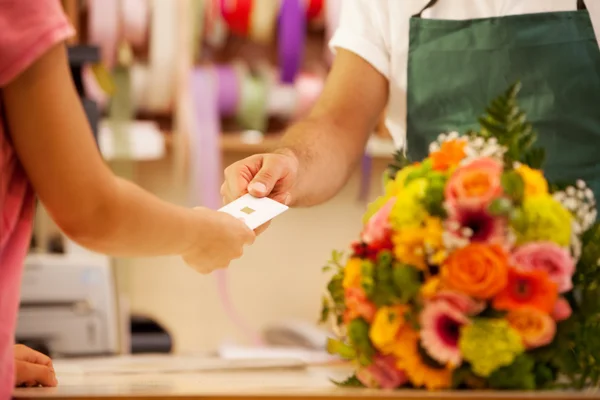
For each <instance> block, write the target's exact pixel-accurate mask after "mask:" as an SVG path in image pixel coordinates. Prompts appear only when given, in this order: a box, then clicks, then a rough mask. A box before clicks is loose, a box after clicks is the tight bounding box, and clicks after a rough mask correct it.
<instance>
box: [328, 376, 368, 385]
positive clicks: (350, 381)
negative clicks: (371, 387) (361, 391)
mask: <svg viewBox="0 0 600 400" xmlns="http://www.w3.org/2000/svg"><path fill="white" fill-rule="evenodd" d="M330 381H331V382H332V383H333V384H335V385H336V386H339V387H344V388H364V387H365V385H363V384H362V383H361V382H360V381H359V380H358V378H357V377H356V375H352V376H350V377H348V378H347V379H346V380H344V381H341V382H337V381H334V380H333V379H330Z"/></svg>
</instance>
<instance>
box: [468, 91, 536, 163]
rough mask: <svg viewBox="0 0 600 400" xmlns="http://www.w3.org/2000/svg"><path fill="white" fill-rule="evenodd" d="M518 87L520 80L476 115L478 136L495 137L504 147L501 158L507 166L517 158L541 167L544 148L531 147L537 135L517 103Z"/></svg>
mask: <svg viewBox="0 0 600 400" xmlns="http://www.w3.org/2000/svg"><path fill="white" fill-rule="evenodd" d="M520 90H521V83H520V82H517V83H515V84H514V85H512V86H511V87H510V88H509V89H508V90H507V91H506V92H505V93H504V94H502V95H501V96H498V97H497V98H496V99H495V100H493V101H492V103H491V105H490V106H489V107H488V108H487V109H486V113H485V114H484V115H483V116H481V117H480V118H479V123H480V124H481V131H480V132H479V133H478V134H477V135H478V136H481V137H483V138H486V139H489V138H496V139H497V140H498V143H499V144H500V145H503V146H505V147H506V148H507V152H506V154H505V160H504V161H505V162H506V164H505V165H506V166H507V167H510V166H512V164H513V162H514V161H520V162H522V163H524V164H527V165H529V166H531V167H532V168H536V169H540V168H541V167H542V165H543V163H544V159H545V154H544V150H543V149H542V148H537V147H533V145H534V143H535V141H536V139H537V134H536V133H535V132H534V131H533V128H532V126H531V124H530V123H528V122H527V118H526V115H525V113H524V112H523V111H521V109H520V108H519V106H518V104H517V95H518V94H519V91H520Z"/></svg>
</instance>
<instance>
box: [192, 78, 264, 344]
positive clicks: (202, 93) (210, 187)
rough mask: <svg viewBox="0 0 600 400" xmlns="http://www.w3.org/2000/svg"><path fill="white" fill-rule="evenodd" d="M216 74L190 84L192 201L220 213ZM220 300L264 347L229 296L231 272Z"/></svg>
mask: <svg viewBox="0 0 600 400" xmlns="http://www.w3.org/2000/svg"><path fill="white" fill-rule="evenodd" d="M215 75H216V70H215V69H213V68H196V69H195V70H193V71H192V76H191V80H190V85H191V88H192V90H191V96H192V104H193V111H194V112H193V115H194V121H193V132H192V137H191V145H192V146H193V148H194V149H196V152H195V154H192V155H191V159H190V162H191V167H192V174H191V176H192V182H191V187H192V188H193V190H192V196H193V199H192V201H193V202H194V203H195V204H198V203H197V202H196V200H197V199H199V201H200V203H199V204H202V205H203V206H204V207H207V208H211V209H213V210H216V209H218V208H220V207H221V195H220V193H219V187H220V183H221V176H222V171H221V162H222V160H221V146H220V143H221V142H220V135H221V123H220V116H219V88H218V87H217V79H215V78H216V76H215ZM216 277H217V288H218V291H219V298H220V300H221V304H222V306H223V309H224V310H225V314H226V315H227V316H228V317H229V319H230V320H231V321H232V322H233V323H234V324H235V325H236V327H237V328H238V329H239V330H240V331H241V332H242V333H243V334H244V335H245V336H247V337H248V338H250V339H251V340H252V342H253V343H254V344H260V343H261V340H260V336H259V335H258V334H257V333H256V332H255V331H254V330H253V329H252V328H251V327H250V325H249V324H248V323H247V322H246V321H245V320H244V319H243V318H242V317H241V316H240V315H239V313H238V312H237V310H236V309H235V307H234V305H233V303H232V301H231V297H230V295H229V281H228V276H227V272H226V271H225V270H219V271H217V272H216Z"/></svg>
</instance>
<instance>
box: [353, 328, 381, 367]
mask: <svg viewBox="0 0 600 400" xmlns="http://www.w3.org/2000/svg"><path fill="white" fill-rule="evenodd" d="M348 337H349V338H350V342H351V343H352V347H353V348H354V349H355V350H356V355H357V357H358V362H359V363H360V364H361V365H364V366H366V365H370V364H371V362H372V358H373V356H374V355H375V348H374V347H373V344H372V343H371V339H369V323H368V322H367V321H365V320H364V319H362V318H357V319H354V320H352V321H351V322H350V323H349V324H348Z"/></svg>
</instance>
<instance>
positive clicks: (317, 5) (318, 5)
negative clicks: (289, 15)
mask: <svg viewBox="0 0 600 400" xmlns="http://www.w3.org/2000/svg"><path fill="white" fill-rule="evenodd" d="M305 1H307V2H308V4H307V5H306V18H308V20H309V21H315V20H319V19H320V18H321V16H322V14H323V1H324V0H305Z"/></svg>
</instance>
